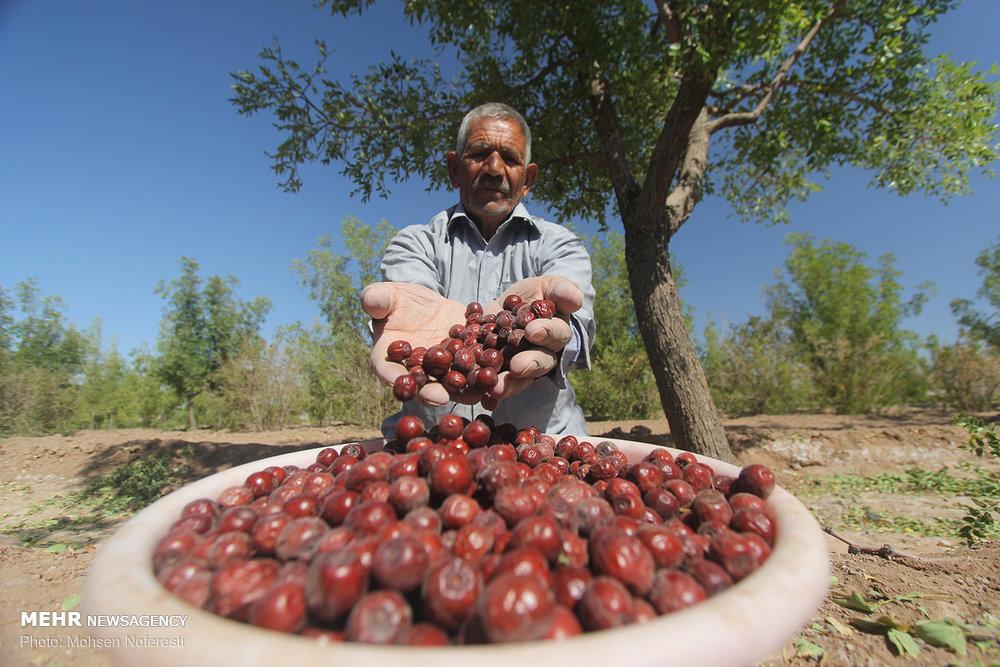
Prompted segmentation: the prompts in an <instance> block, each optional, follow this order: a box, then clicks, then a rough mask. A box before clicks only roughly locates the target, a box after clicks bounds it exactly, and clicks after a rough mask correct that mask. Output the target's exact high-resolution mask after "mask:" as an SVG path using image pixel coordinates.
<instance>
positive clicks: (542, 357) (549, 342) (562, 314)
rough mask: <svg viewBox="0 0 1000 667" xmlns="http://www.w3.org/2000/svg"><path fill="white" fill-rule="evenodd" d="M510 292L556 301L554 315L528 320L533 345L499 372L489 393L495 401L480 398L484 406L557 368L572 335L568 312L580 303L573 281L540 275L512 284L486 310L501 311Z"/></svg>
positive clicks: (524, 297) (525, 297) (526, 334)
mask: <svg viewBox="0 0 1000 667" xmlns="http://www.w3.org/2000/svg"><path fill="white" fill-rule="evenodd" d="M511 294H516V295H518V296H519V297H521V300H522V301H524V302H525V303H531V302H532V301H534V300H536V299H548V300H550V301H552V302H553V303H555V304H556V316H555V317H552V318H549V319H536V320H532V321H531V322H528V326H526V327H525V328H524V337H525V340H527V341H528V342H530V343H531V344H532V345H533V347H531V348H529V349H527V350H524V351H522V352H518V353H517V354H515V355H514V356H513V357H511V360H510V364H509V366H510V371H509V372H504V373H501V374H500V376H499V380H498V381H497V384H496V386H495V387H494V388H493V391H492V392H490V393H492V394H493V396H495V397H496V400H489V399H486V400H484V401H483V407H485V408H487V409H490V410H492V409H494V408H495V407H496V406H497V403H499V401H500V400H503V399H505V398H510V397H511V396H514V395H515V394H518V393H520V392H522V391H524V390H525V389H527V388H528V386H530V385H531V383H532V382H534V381H535V380H536V379H538V378H540V377H542V376H544V375H546V374H548V373H549V372H550V371H552V369H553V368H555V367H556V364H558V363H559V353H560V352H562V349H563V348H564V347H566V344H567V343H568V342H569V341H570V340H572V338H573V329H572V327H571V325H570V323H569V314H570V313H574V312H576V311H578V310H580V308H581V307H582V306H583V292H582V291H581V290H580V288H579V287H577V285H576V283H574V282H573V281H571V280H569V279H568V278H563V277H562V276H539V277H537V278H525V279H524V280H521V281H519V282H517V283H514V284H513V285H511V286H510V288H508V289H507V291H506V292H504V293H503V294H501V295H500V296H499V298H497V300H496V301H494V302H492V303H490V304H489V305H488V306H487V307H486V308H485V312H486V313H498V312H500V311H501V310H503V301H504V299H505V298H507V296H509V295H511Z"/></svg>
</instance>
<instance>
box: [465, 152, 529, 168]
mask: <svg viewBox="0 0 1000 667" xmlns="http://www.w3.org/2000/svg"><path fill="white" fill-rule="evenodd" d="M491 155H493V151H490V150H474V151H470V152H468V153H467V154H466V157H467V158H468V159H470V160H472V161H473V162H485V161H486V160H488V159H489V157H490V156H491ZM500 157H501V158H503V161H504V162H505V163H506V164H507V165H508V166H511V167H516V166H518V165H520V164H521V159H520V158H519V157H517V156H516V155H513V154H511V153H506V154H505V153H501V154H500Z"/></svg>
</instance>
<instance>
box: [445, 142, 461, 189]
mask: <svg viewBox="0 0 1000 667" xmlns="http://www.w3.org/2000/svg"><path fill="white" fill-rule="evenodd" d="M444 159H445V162H446V163H447V164H448V180H449V181H451V187H453V188H458V166H459V165H458V153H456V152H455V151H448V152H447V153H445V154H444Z"/></svg>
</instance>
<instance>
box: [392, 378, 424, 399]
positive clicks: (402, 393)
mask: <svg viewBox="0 0 1000 667" xmlns="http://www.w3.org/2000/svg"><path fill="white" fill-rule="evenodd" d="M417 390H418V387H417V378H415V377H414V376H412V375H400V376H399V377H397V378H396V380H395V381H394V382H393V383H392V395H393V396H395V397H396V400H397V401H409V400H412V399H413V397H415V396H416V395H417Z"/></svg>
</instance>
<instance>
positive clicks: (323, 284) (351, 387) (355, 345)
mask: <svg viewBox="0 0 1000 667" xmlns="http://www.w3.org/2000/svg"><path fill="white" fill-rule="evenodd" d="M395 232H396V230H395V228H394V227H393V226H392V225H390V224H389V223H388V222H386V221H385V220H383V221H382V222H380V223H379V224H378V225H376V226H375V227H374V228H372V227H369V226H368V225H366V224H364V223H363V222H361V221H360V220H358V219H357V218H351V217H348V218H345V219H344V221H343V223H342V224H341V238H342V239H343V242H344V245H345V247H346V248H347V254H346V255H341V254H338V253H336V252H334V250H333V243H332V241H331V239H330V237H328V236H324V237H322V238H320V240H319V246H318V247H317V248H315V249H313V250H310V251H309V255H308V257H307V258H306V259H305V260H296V261H295V263H294V267H295V270H296V271H297V272H298V274H299V279H300V281H301V283H302V285H303V286H304V287H306V288H307V289H308V290H309V296H310V297H311V298H312V299H313V301H315V302H316V303H317V305H318V306H319V310H320V313H321V314H322V316H323V319H324V320H325V321H326V324H325V326H317V327H314V328H312V329H308V330H307V329H304V328H301V327H300V328H299V331H298V336H297V337H296V349H297V350H298V352H299V354H300V360H299V363H300V365H301V367H302V369H303V372H304V373H305V377H306V385H307V390H308V393H309V400H308V404H309V412H310V414H311V415H312V417H313V418H314V419H316V420H318V421H319V422H320V423H322V422H324V421H327V420H329V419H331V418H333V419H340V420H343V421H349V422H354V423H358V424H363V425H365V426H378V425H379V423H380V422H381V421H382V418H383V417H385V416H386V414H387V412H389V411H391V410H392V408H393V406H394V405H398V402H396V401H395V399H393V397H392V394H391V393H390V392H389V390H388V389H387V388H386V387H385V386H383V385H382V384H381V383H380V382H379V381H378V379H376V378H375V376H374V375H373V374H371V373H368V372H365V369H367V368H368V365H369V348H368V345H369V341H370V340H371V338H370V333H369V330H368V317H367V316H366V315H365V314H364V311H362V310H361V307H360V304H359V302H358V294H359V293H360V291H361V287H362V286H364V285H367V284H369V283H372V282H375V281H376V280H378V279H379V262H380V259H381V257H382V254H383V253H384V252H385V248H386V246H387V245H388V244H389V241H390V240H391V239H392V236H393V235H394V234H395Z"/></svg>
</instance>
